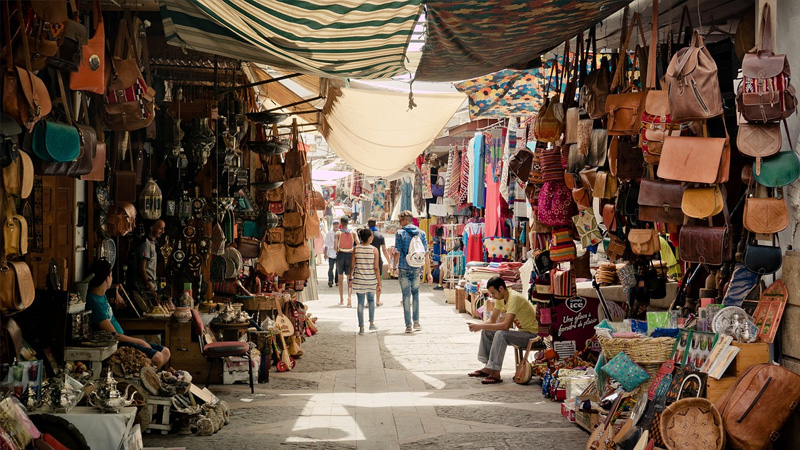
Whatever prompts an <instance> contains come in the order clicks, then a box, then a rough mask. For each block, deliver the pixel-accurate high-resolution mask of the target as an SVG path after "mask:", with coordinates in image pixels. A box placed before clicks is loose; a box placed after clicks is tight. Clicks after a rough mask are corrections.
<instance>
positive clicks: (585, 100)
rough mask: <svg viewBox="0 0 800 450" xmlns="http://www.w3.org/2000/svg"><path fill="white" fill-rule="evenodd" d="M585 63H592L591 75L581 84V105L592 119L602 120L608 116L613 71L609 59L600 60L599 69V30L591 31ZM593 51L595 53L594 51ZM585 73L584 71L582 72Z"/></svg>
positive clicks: (593, 29)
mask: <svg viewBox="0 0 800 450" xmlns="http://www.w3.org/2000/svg"><path fill="white" fill-rule="evenodd" d="M587 44H588V45H586V53H585V55H584V58H583V59H584V61H585V62H588V61H591V62H592V64H591V67H589V74H588V75H586V78H585V79H583V80H582V82H581V89H580V96H579V97H580V98H579V104H580V106H581V107H582V108H583V109H584V110H585V111H586V113H587V114H588V115H589V117H590V118H591V119H593V120H594V119H602V118H604V117H605V116H606V98H607V97H608V94H610V93H611V69H610V67H609V62H608V58H605V57H604V58H602V59H601V60H600V67H597V59H596V56H595V55H597V54H598V51H597V29H596V28H595V27H592V28H591V29H590V30H589V39H588V41H587ZM592 49H593V51H592ZM581 72H583V71H581Z"/></svg>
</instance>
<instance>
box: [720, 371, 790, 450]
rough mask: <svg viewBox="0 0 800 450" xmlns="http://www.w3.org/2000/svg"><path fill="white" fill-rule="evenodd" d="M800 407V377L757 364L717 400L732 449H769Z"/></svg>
mask: <svg viewBox="0 0 800 450" xmlns="http://www.w3.org/2000/svg"><path fill="white" fill-rule="evenodd" d="M798 404H800V375H798V374H796V373H794V372H792V371H790V370H789V369H786V368H784V367H781V366H777V365H774V364H771V363H766V364H756V365H755V366H752V367H750V368H749V369H747V371H746V372H745V373H744V374H742V375H741V376H740V377H739V379H738V380H736V383H734V384H733V386H731V387H730V388H728V390H727V391H725V393H724V394H723V395H722V397H720V398H719V400H717V401H716V403H715V405H716V407H717V409H718V410H719V412H720V415H721V416H722V423H723V425H724V426H725V434H726V437H727V441H728V445H729V446H730V448H743V449H757V448H758V449H763V448H769V447H771V446H772V444H773V443H774V442H775V441H777V440H778V438H779V437H780V430H781V428H782V427H783V425H784V423H786V421H787V420H788V419H789V417H790V416H791V415H792V414H793V413H794V411H795V410H796V409H797V406H798Z"/></svg>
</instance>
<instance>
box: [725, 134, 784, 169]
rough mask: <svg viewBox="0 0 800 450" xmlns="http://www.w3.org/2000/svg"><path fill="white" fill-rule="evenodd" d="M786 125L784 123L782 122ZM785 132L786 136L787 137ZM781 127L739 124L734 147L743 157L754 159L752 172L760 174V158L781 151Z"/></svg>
mask: <svg viewBox="0 0 800 450" xmlns="http://www.w3.org/2000/svg"><path fill="white" fill-rule="evenodd" d="M784 124H786V122H784ZM788 135H789V134H788V132H787V136H788ZM782 144H783V142H782V140H781V126H780V124H778V123H764V124H750V123H740V124H739V132H738V134H737V136H736V147H737V148H738V149H739V152H741V153H742V154H743V155H747V156H752V157H753V158H756V163H755V165H754V167H753V168H754V170H755V171H756V172H758V173H759V174H760V173H761V163H762V161H763V160H762V158H766V157H768V156H772V155H774V154H776V153H778V152H780V151H781V145H782Z"/></svg>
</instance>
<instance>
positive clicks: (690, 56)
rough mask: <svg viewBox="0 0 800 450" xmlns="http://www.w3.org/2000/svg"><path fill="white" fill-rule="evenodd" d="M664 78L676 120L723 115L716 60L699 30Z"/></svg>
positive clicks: (672, 62) (673, 116) (671, 63)
mask: <svg viewBox="0 0 800 450" xmlns="http://www.w3.org/2000/svg"><path fill="white" fill-rule="evenodd" d="M664 78H665V79H666V83H667V93H668V96H669V109H670V113H671V114H672V120H673V121H675V122H685V121H690V120H706V119H710V118H711V117H715V116H718V115H720V114H722V92H721V91H720V88H719V80H718V79H717V63H716V62H714V58H712V57H711V53H709V51H708V49H707V48H706V46H705V43H704V42H703V37H702V36H701V35H700V33H698V32H695V33H694V36H692V42H691V45H690V46H689V47H686V48H683V49H681V50H679V51H678V53H676V54H675V56H673V57H672V61H670V63H669V67H668V68H667V73H666V75H665V77H664Z"/></svg>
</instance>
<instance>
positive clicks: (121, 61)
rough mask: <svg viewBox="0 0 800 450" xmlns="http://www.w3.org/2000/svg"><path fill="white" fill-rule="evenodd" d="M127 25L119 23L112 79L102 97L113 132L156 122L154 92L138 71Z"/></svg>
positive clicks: (112, 62)
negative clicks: (154, 120) (103, 97)
mask: <svg viewBox="0 0 800 450" xmlns="http://www.w3.org/2000/svg"><path fill="white" fill-rule="evenodd" d="M134 45H135V44H134V40H133V38H132V37H131V30H130V24H129V23H128V21H127V20H126V19H122V20H121V21H120V24H119V29H118V32H117V41H116V44H115V46H114V54H113V57H112V58H111V59H110V60H109V63H110V64H109V65H110V67H111V75H110V78H109V81H108V88H107V90H106V95H105V107H104V111H105V121H106V125H108V127H109V128H111V129H112V130H114V131H134V130H139V129H142V128H144V127H146V126H148V125H150V123H151V122H152V121H153V119H154V118H155V110H154V108H155V103H154V99H155V90H153V88H152V87H149V86H147V83H146V82H145V79H144V76H143V75H142V72H141V71H140V70H139V61H138V60H137V55H138V53H137V51H136V48H135V47H134Z"/></svg>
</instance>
